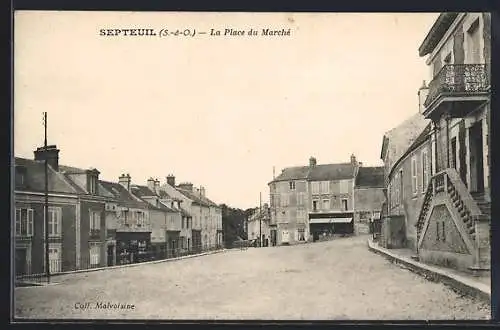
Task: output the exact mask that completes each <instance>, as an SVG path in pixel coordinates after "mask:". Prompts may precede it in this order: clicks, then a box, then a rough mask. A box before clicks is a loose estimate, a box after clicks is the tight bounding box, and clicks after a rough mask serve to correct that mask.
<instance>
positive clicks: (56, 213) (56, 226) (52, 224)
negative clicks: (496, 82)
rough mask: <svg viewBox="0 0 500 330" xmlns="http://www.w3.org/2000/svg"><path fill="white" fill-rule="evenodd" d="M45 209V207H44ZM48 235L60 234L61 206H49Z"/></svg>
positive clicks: (58, 235) (56, 235) (57, 235)
mask: <svg viewBox="0 0 500 330" xmlns="http://www.w3.org/2000/svg"><path fill="white" fill-rule="evenodd" d="M44 209H45V208H44ZM48 213H49V221H48V222H49V236H50V237H60V236H61V208H59V207H49V212H48ZM43 218H44V222H43V223H44V225H45V213H44V217H43Z"/></svg>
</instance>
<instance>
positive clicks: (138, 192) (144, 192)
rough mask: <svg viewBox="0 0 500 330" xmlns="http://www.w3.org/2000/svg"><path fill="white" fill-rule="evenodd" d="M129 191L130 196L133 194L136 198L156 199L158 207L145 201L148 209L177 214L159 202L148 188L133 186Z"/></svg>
mask: <svg viewBox="0 0 500 330" xmlns="http://www.w3.org/2000/svg"><path fill="white" fill-rule="evenodd" d="M130 190H131V192H132V194H134V195H135V196H136V197H137V198H146V197H158V205H153V204H151V203H148V202H147V201H145V202H146V203H147V204H148V207H149V208H150V209H153V210H159V211H166V212H177V211H176V210H173V209H172V208H170V207H168V206H167V205H166V204H165V203H162V202H161V201H160V200H159V198H160V197H159V196H158V195H156V193H155V192H153V191H152V190H151V189H149V187H147V186H141V185H133V186H131V187H130Z"/></svg>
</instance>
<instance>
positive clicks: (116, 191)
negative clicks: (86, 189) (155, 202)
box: [99, 181, 149, 209]
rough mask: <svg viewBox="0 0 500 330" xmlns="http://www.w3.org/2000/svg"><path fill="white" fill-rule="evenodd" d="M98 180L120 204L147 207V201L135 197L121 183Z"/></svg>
mask: <svg viewBox="0 0 500 330" xmlns="http://www.w3.org/2000/svg"><path fill="white" fill-rule="evenodd" d="M99 182H100V183H101V185H102V186H103V187H104V189H106V190H107V191H108V192H110V193H111V194H112V195H113V197H114V198H115V199H116V200H117V201H118V203H119V204H120V205H123V206H127V207H133V208H142V209H145V208H148V205H149V204H148V203H147V202H144V201H142V200H141V199H139V198H137V197H135V196H134V195H133V194H132V193H131V192H129V191H128V190H127V189H125V187H123V186H122V185H121V184H119V183H115V182H109V181H99Z"/></svg>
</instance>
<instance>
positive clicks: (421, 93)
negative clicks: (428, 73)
mask: <svg viewBox="0 0 500 330" xmlns="http://www.w3.org/2000/svg"><path fill="white" fill-rule="evenodd" d="M417 94H418V112H419V113H420V114H423V113H424V111H425V106H424V103H425V100H426V99H427V95H429V87H427V85H426V83H425V80H424V82H423V83H422V86H421V87H420V88H419V89H418V93H417Z"/></svg>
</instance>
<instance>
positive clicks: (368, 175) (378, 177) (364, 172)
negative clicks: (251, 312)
mask: <svg viewBox="0 0 500 330" xmlns="http://www.w3.org/2000/svg"><path fill="white" fill-rule="evenodd" d="M355 186H356V187H357V188H384V167H383V166H376V167H360V168H359V171H358V175H357V176H356V185H355Z"/></svg>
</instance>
